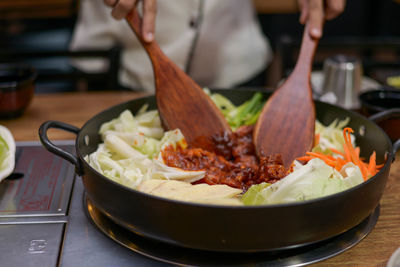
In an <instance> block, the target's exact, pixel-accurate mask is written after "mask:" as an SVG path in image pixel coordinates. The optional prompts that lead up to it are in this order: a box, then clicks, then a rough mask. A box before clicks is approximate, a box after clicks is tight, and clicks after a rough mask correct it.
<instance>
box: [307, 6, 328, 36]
mask: <svg viewBox="0 0 400 267" xmlns="http://www.w3.org/2000/svg"><path fill="white" fill-rule="evenodd" d="M308 4H309V11H308V12H309V15H308V24H309V26H310V35H311V36H312V37H313V38H321V36H322V25H323V24H324V3H323V0H310V1H309V3H308Z"/></svg>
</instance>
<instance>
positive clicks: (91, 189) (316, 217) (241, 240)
mask: <svg viewBox="0 0 400 267" xmlns="http://www.w3.org/2000/svg"><path fill="white" fill-rule="evenodd" d="M216 92H219V93H222V94H223V95H225V96H227V97H229V98H230V99H231V100H232V101H233V102H234V103H236V104H239V103H242V102H243V101H245V100H247V99H249V98H250V97H251V96H252V95H253V94H254V91H249V90H216ZM265 96H266V97H267V96H269V94H267V93H265ZM145 103H149V104H150V107H151V108H156V105H155V99H154V96H150V97H144V98H140V99H135V100H132V101H129V102H125V103H122V104H119V105H116V106H114V107H112V108H110V109H108V110H105V111H103V112H101V113H99V114H98V115H96V116H94V117H93V118H91V119H90V120H89V121H88V122H87V123H86V124H85V125H84V126H83V127H82V128H81V129H79V128H77V127H74V126H71V125H68V124H65V123H62V122H57V121H47V122H45V123H43V124H42V125H41V127H40V129H39V136H40V139H41V141H42V143H43V145H44V147H45V148H46V149H47V150H49V151H50V152H53V153H54V154H56V155H59V156H61V157H63V158H64V159H66V160H68V161H70V162H71V163H72V164H74V165H75V167H76V172H77V173H78V174H79V175H81V176H82V180H83V183H84V186H85V190H86V192H87V194H88V196H89V197H90V199H91V201H92V202H93V203H94V204H95V206H96V207H97V208H99V209H100V210H101V211H102V212H103V213H104V214H105V215H107V216H108V217H109V218H110V219H112V220H113V221H114V222H116V223H118V224H119V225H121V226H123V227H125V228H127V229H128V230H130V231H132V232H135V233H137V234H139V235H142V236H145V237H149V238H152V239H156V240H159V241H163V242H167V243H170V244H175V245H178V246H183V247H188V248H194V249H203V250H212V251H226V252H255V251H273V250H282V249H286V248H293V247H299V246H303V245H307V244H311V243H315V242H318V241H322V240H325V239H327V238H330V237H333V236H336V235H338V234H340V233H343V232H345V231H347V230H349V229H350V228H352V227H354V226H356V225H358V224H359V223H360V222H361V221H363V220H364V219H365V218H366V217H367V216H368V215H369V214H371V212H372V211H373V210H374V209H375V208H376V207H377V205H378V203H379V200H380V198H381V196H382V193H383V190H384V188H385V184H386V180H387V178H388V175H389V169H390V165H391V163H392V161H393V160H394V154H395V152H396V151H397V150H398V149H399V147H400V141H397V142H396V144H395V145H394V146H392V143H391V141H390V140H389V138H388V137H387V135H386V134H385V132H384V131H383V130H382V129H381V128H379V127H378V126H377V125H376V124H375V123H373V122H372V121H370V120H368V119H366V118H365V117H363V116H361V115H359V114H356V113H353V112H350V111H347V110H345V109H342V108H339V107H336V106H333V105H329V104H325V103H322V102H316V103H315V104H316V111H317V117H318V119H319V120H320V121H321V122H322V123H324V124H329V123H330V122H332V121H333V120H334V119H336V118H339V119H344V118H346V117H350V118H351V122H350V126H351V127H352V128H353V129H354V130H355V134H356V137H357V144H358V145H359V146H361V151H362V155H361V156H364V157H367V156H369V155H370V154H371V153H372V151H373V150H375V151H376V152H377V162H378V163H379V164H382V163H385V164H384V166H383V168H382V169H381V171H380V172H379V173H378V174H376V175H375V176H374V177H372V178H371V179H369V180H368V181H367V182H364V183H362V184H361V185H358V186H356V187H354V188H351V189H349V190H347V191H344V192H340V193H337V194H334V195H331V196H327V197H323V198H319V199H315V200H309V201H304V202H299V203H291V204H279V205H265V206H244V207H230V206H217V205H209V204H196V203H188V202H182V201H177V200H171V199H165V198H161V197H157V196H152V195H149V194H145V193H142V192H138V191H136V190H133V189H130V188H127V187H125V186H123V185H120V184H118V183H115V182H113V181H112V180H110V179H108V178H106V177H104V176H103V175H101V174H99V173H98V172H97V171H95V170H94V169H93V168H92V167H90V166H89V165H88V163H87V162H86V161H85V160H84V157H85V156H86V155H88V154H90V153H92V152H94V151H95V150H96V149H97V146H98V144H99V143H100V142H101V139H100V136H99V134H98V130H99V127H100V125H101V124H102V123H103V122H106V121H109V120H111V119H113V118H116V117H117V116H119V114H120V113H121V112H122V111H123V110H125V109H130V110H131V111H132V112H133V113H135V112H136V111H137V110H138V109H139V108H140V107H141V106H142V105H143V104H145ZM50 128H59V129H63V130H65V131H69V132H73V133H75V134H76V135H77V138H76V144H75V146H76V154H77V156H74V155H72V154H70V153H68V152H66V151H63V150H61V149H60V148H58V147H57V146H55V145H54V144H53V143H51V141H50V140H49V139H48V137H47V131H48V130H49V129H50Z"/></svg>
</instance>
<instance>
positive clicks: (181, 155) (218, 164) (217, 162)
mask: <svg viewBox="0 0 400 267" xmlns="http://www.w3.org/2000/svg"><path fill="white" fill-rule="evenodd" d="M252 133H253V126H242V127H240V128H239V129H238V130H237V131H236V132H234V133H232V134H228V133H223V134H221V135H217V136H213V137H212V143H213V144H214V148H213V152H210V151H207V150H204V149H201V148H191V147H189V148H185V149H183V148H182V147H179V146H178V147H177V148H176V149H174V148H173V147H172V146H169V147H166V148H165V149H164V151H163V152H162V157H163V159H164V162H165V163H166V164H167V165H168V166H170V167H176V168H181V169H184V170H191V171H193V170H204V171H206V174H205V177H204V178H203V179H201V180H199V181H197V182H196V183H207V184H211V185H213V184H226V185H229V186H232V187H235V188H241V189H243V190H244V191H246V190H247V189H248V188H249V187H250V186H251V185H253V184H259V183H262V182H268V183H274V182H276V181H278V180H280V179H282V178H283V177H285V176H286V175H287V174H288V170H286V169H285V168H284V166H283V162H282V157H281V156H280V155H279V154H277V155H272V156H266V157H260V158H258V157H257V156H256V152H255V147H254V144H253V138H252V136H253V134H252Z"/></svg>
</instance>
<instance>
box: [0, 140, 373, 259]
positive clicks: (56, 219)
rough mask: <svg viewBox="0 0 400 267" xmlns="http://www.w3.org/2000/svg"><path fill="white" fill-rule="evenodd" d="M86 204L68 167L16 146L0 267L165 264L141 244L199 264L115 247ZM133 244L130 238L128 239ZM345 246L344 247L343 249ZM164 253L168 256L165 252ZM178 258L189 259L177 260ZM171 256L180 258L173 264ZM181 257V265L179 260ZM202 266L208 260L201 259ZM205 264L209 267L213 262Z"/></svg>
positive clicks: (66, 145) (356, 237)
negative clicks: (88, 210) (87, 210)
mask: <svg viewBox="0 0 400 267" xmlns="http://www.w3.org/2000/svg"><path fill="white" fill-rule="evenodd" d="M55 143H56V144H57V145H58V146H60V147H62V148H63V149H64V150H67V151H69V152H71V153H72V152H73V150H74V145H73V141H62V142H61V141H60V142H55ZM84 200H85V199H84V187H83V184H82V181H81V179H80V177H76V175H75V174H74V166H73V165H72V164H70V163H69V162H67V161H65V160H63V159H61V158H59V157H57V156H55V155H53V154H51V153H50V152H47V151H46V150H45V149H44V148H42V146H41V145H40V144H39V143H37V142H35V143H34V142H24V143H18V144H17V155H16V167H15V171H14V173H13V174H12V175H11V177H9V178H7V179H6V180H4V181H3V182H1V183H0V255H1V266H6V267H14V266H18V267H19V266H27V267H30V266H65V267H72V266H74V267H75V266H85V267H86V266H87V267H91V266H93V267H95V266H96V267H102V266H119V267H124V266H166V265H167V264H168V263H165V262H160V261H157V260H155V259H157V258H158V259H160V258H159V257H157V255H156V256H155V257H153V258H151V257H145V256H142V255H141V253H142V249H143V245H144V248H146V249H147V250H151V249H152V248H153V247H154V253H156V254H157V253H158V256H159V255H163V254H165V255H166V254H168V255H167V258H169V261H167V262H176V263H177V264H184V265H191V260H194V259H197V260H198V259H199V256H198V255H197V254H196V252H194V255H192V256H191V257H190V255H189V254H190V253H193V252H190V253H188V252H187V251H186V252H185V250H182V249H181V250H180V249H179V248H177V249H176V250H175V249H173V250H171V248H170V247H167V246H166V245H163V244H160V243H157V242H154V243H152V242H151V241H146V240H144V241H140V242H142V243H141V244H142V247H139V246H140V244H139V243H137V244H135V243H132V242H130V241H129V239H126V238H125V239H126V240H128V241H126V240H125V243H124V242H119V244H118V243H117V242H115V241H114V240H112V239H111V238H110V237H108V236H106V235H105V234H108V235H110V234H113V231H114V232H123V231H124V230H123V229H122V230H119V229H112V230H111V228H110V230H107V229H101V231H102V232H103V233H102V232H101V231H100V230H99V229H98V227H96V226H95V225H94V223H95V224H97V226H98V223H96V222H94V223H93V222H92V221H91V220H90V219H89V218H88V217H87V215H86V214H85V209H87V208H88V206H87V203H88V202H85V201H84ZM89 214H90V212H89ZM378 215H379V210H378V209H377V210H376V211H375V213H374V214H373V215H371V216H370V217H369V219H367V220H366V221H364V222H363V223H362V224H360V227H358V228H357V229H352V230H350V231H349V232H348V233H347V234H346V237H344V238H343V237H342V238H340V239H339V241H337V240H336V241H335V240H334V239H332V240H331V241H332V242H331V241H328V242H325V244H324V245H323V246H319V247H314V248H312V250H309V251H307V250H306V251H305V250H304V249H303V250H302V252H301V253H302V256H306V257H308V258H307V259H305V258H304V257H303V261H302V262H297V263H298V264H297V266H300V265H303V264H304V262H307V260H312V261H311V262H316V261H318V260H320V259H318V255H322V256H324V258H328V257H331V256H334V255H336V254H338V253H340V252H342V251H344V250H346V249H348V248H350V247H351V246H353V245H355V244H357V243H358V242H359V241H360V240H361V239H362V238H364V237H365V236H366V235H367V234H368V233H369V232H370V231H371V230H372V228H373V227H374V225H375V223H376V220H377V218H378ZM92 219H93V218H92ZM104 233H105V234H104ZM128 234H132V233H128ZM128 234H127V235H128ZM134 239H135V237H134V236H132V240H134ZM143 242H144V243H143ZM335 242H336V243H335ZM346 242H347V246H346V245H344V244H345V243H346ZM335 244H337V245H335ZM163 246H164V247H163ZM332 248H333V250H332ZM168 249H169V250H170V252H171V253H166V252H165V251H168ZM326 249H330V250H329V251H328V250H326ZM132 250H133V251H132ZM134 251H136V252H139V253H136V252H134ZM146 253H148V251H145V253H142V254H145V255H149V254H146ZM151 253H152V252H151V251H150V254H151ZM179 253H186V254H187V255H189V256H187V255H186V257H183V256H182V257H180V256H179V255H180V254H179ZM291 253H293V252H291ZM171 255H178V256H177V257H172V260H171ZM280 256H282V255H280ZM218 257H219V258H218V262H221V263H223V260H222V261H221V257H220V256H218ZM178 258H179V260H178ZM180 258H182V259H185V260H184V261H181V259H180ZM267 258H268V257H267ZM300 258H301V257H298V255H296V253H295V254H294V256H293V255H291V256H290V258H288V259H289V260H286V261H280V262H279V261H276V262H275V261H271V259H269V260H268V265H271V264H272V263H274V264H272V265H274V266H287V265H290V264H295V263H296V261H297V260H299V259H300ZM174 259H176V261H174ZM210 259H212V258H210ZM161 260H162V259H161ZM293 260H294V261H295V262H293ZM195 262H196V260H195V261H194V262H192V263H193V264H195V265H196V263H195ZM200 262H202V263H205V262H207V261H204V260H203V259H202V260H201V261H200ZM263 262H264V263H266V262H265V257H264V256H263V257H261V262H258V263H261V264H262V263H263ZM308 262H309V263H310V261H308ZM197 263H199V261H197ZM242 263H243V262H242ZM209 264H210V265H212V261H211V262H209ZM253 264H254V262H253Z"/></svg>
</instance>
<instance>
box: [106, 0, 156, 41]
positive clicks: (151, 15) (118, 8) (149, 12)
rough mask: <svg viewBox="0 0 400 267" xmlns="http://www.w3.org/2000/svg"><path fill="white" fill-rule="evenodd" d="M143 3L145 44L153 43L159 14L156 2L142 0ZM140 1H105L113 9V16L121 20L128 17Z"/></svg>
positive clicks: (153, 0) (154, 0)
mask: <svg viewBox="0 0 400 267" xmlns="http://www.w3.org/2000/svg"><path fill="white" fill-rule="evenodd" d="M142 1H143V18H142V20H143V23H142V29H141V31H142V36H143V39H144V41H145V42H148V43H150V42H152V41H153V40H154V31H155V23H156V13H157V1H156V0H142ZM137 2H138V0H104V3H105V4H106V5H107V6H110V7H112V8H113V9H112V11H111V15H112V16H113V17H114V18H115V19H117V20H121V19H123V18H125V17H126V15H128V13H129V12H130V11H131V10H132V9H133V8H136V4H137Z"/></svg>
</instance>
